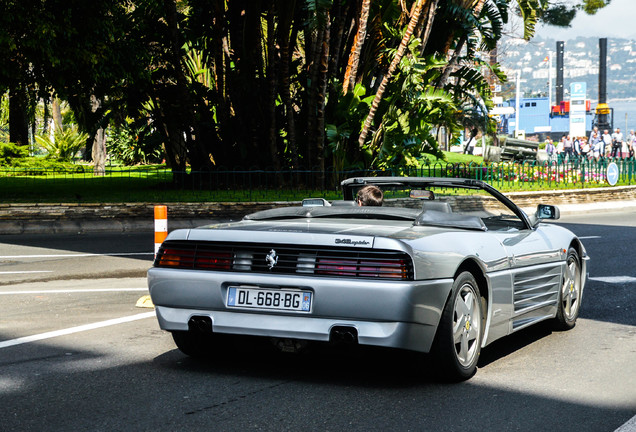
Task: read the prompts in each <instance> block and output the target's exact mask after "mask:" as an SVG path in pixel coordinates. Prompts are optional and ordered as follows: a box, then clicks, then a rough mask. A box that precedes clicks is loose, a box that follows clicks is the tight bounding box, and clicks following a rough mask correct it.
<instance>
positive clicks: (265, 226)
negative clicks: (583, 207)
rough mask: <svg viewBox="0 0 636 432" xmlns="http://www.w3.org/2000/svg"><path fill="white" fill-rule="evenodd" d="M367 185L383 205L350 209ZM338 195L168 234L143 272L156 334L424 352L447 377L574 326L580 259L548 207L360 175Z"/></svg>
mask: <svg viewBox="0 0 636 432" xmlns="http://www.w3.org/2000/svg"><path fill="white" fill-rule="evenodd" d="M366 185H376V186H378V187H379V188H380V189H381V190H382V191H383V192H384V203H383V205H382V206H374V207H367V206H360V205H358V204H357V200H356V193H357V191H358V190H359V189H360V188H362V187H364V186H366ZM342 187H343V197H344V199H343V200H341V201H333V202H328V201H326V200H324V199H322V198H313V199H306V200H304V201H303V205H302V206H296V207H285V208H276V209H272V210H265V211H260V212H257V213H254V214H250V215H247V216H245V218H244V219H243V220H242V221H239V222H233V223H227V224H218V225H210V226H204V227H200V228H196V229H186V230H177V231H173V232H171V233H170V234H169V236H168V238H167V239H166V240H165V241H164V242H163V244H162V246H161V248H160V250H159V252H158V253H157V256H156V259H155V262H154V266H153V268H151V269H150V270H149V271H148V286H149V289H150V295H151V297H152V301H153V303H154V304H155V306H156V313H157V318H158V320H159V325H160V327H161V328H162V329H164V330H167V331H169V332H171V333H172V336H173V338H174V341H175V343H176V345H177V346H178V348H179V349H180V350H181V351H183V352H184V353H186V354H188V355H193V356H196V355H202V354H204V353H209V352H210V349H213V346H214V345H213V344H214V343H215V342H214V341H215V338H214V337H213V336H215V335H218V334H233V335H251V336H261V337H267V338H270V339H271V340H272V341H273V342H274V343H275V345H277V346H279V347H280V348H281V349H284V350H294V349H297V348H299V347H302V346H303V345H305V344H306V343H307V341H322V342H335V343H345V342H349V343H354V344H361V345H375V346H383V347H392V348H400V349H406V350H412V351H417V352H422V353H431V354H432V356H433V358H434V359H435V360H436V362H435V364H436V367H439V368H440V372H442V373H444V374H445V376H446V377H447V378H448V379H451V380H463V379H467V378H469V377H471V376H472V375H473V374H474V373H475V370H476V367H477V361H478V358H479V353H480V350H481V348H482V347H484V346H486V345H488V344H490V343H491V342H493V341H495V340H497V339H499V338H501V337H503V336H506V335H508V334H511V333H513V332H515V331H518V330H520V329H523V328H525V327H527V326H530V325H532V324H535V323H537V322H540V321H544V320H552V321H553V323H554V325H555V327H556V328H558V329H569V328H572V327H574V325H575V323H576V319H577V317H578V314H579V309H580V306H581V299H582V295H583V288H584V285H585V275H586V267H587V260H588V257H587V254H586V252H585V249H584V247H583V245H582V244H581V242H580V241H579V239H578V238H577V237H576V236H575V235H574V234H573V233H572V232H570V231H568V230H567V229H565V228H562V227H560V226H557V225H555V224H552V223H544V222H543V221H542V220H545V219H552V220H554V219H558V218H559V210H558V208H557V207H555V206H553V205H539V206H538V208H537V211H536V213H535V214H532V215H527V214H526V213H525V212H524V211H523V210H522V209H521V208H519V207H517V206H516V205H515V204H514V203H513V202H512V201H510V200H509V199H508V198H507V197H505V196H504V195H503V194H501V193H500V192H498V191H497V190H495V189H494V188H493V187H491V186H490V185H489V184H487V183H485V182H482V181H477V180H471V179H450V178H430V177H373V178H369V177H364V178H351V179H347V180H345V181H343V182H342Z"/></svg>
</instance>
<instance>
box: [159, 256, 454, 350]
mask: <svg viewBox="0 0 636 432" xmlns="http://www.w3.org/2000/svg"><path fill="white" fill-rule="evenodd" d="M452 282H453V281H452V279H441V280H431V281H407V282H405V281H375V280H362V279H355V280H354V279H348V278H326V277H324V278H323V277H302V276H285V277H281V276H275V275H267V274H250V273H231V272H211V271H195V270H174V269H162V268H152V269H150V270H149V272H148V287H149V290H150V295H151V297H152V300H153V303H154V304H155V306H156V311H157V318H158V320H159V325H160V327H161V328H162V329H164V330H168V331H183V330H188V322H189V320H190V319H191V318H192V317H209V318H210V320H211V321H212V327H213V331H214V332H217V333H227V334H240V335H252V336H267V337H278V338H292V339H304V340H314V341H329V339H330V334H331V331H332V329H333V328H334V327H353V328H355V329H356V332H357V334H358V343H360V344H364V345H374V346H382V347H392V348H402V349H408V350H413V351H420V352H428V351H429V350H430V347H431V344H432V342H433V339H434V337H435V332H436V330H437V325H438V323H439V320H440V316H441V313H442V310H443V308H444V305H445V303H446V299H447V298H448V295H449V293H450V290H451V289H452ZM232 285H249V286H254V287H263V288H268V289H276V288H298V289H302V290H309V291H311V292H312V293H313V304H312V308H311V312H310V313H290V312H276V311H263V310H245V309H235V308H231V307H227V305H226V299H227V291H228V287H229V286H232Z"/></svg>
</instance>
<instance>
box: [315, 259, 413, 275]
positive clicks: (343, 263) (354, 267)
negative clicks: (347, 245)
mask: <svg viewBox="0 0 636 432" xmlns="http://www.w3.org/2000/svg"><path fill="white" fill-rule="evenodd" d="M315 272H316V274H322V275H331V276H354V277H364V278H380V279H402V280H404V279H407V278H408V273H407V266H406V262H405V260H403V259H395V260H381V261H369V260H333V259H324V258H318V259H317V260H316V270H315Z"/></svg>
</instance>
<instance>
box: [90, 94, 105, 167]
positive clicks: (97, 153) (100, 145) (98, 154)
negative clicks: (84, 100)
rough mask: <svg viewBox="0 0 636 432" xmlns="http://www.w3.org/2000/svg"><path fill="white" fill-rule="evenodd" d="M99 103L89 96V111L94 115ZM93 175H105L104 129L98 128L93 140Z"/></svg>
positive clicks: (99, 106) (99, 105)
mask: <svg viewBox="0 0 636 432" xmlns="http://www.w3.org/2000/svg"><path fill="white" fill-rule="evenodd" d="M101 105H102V103H101V101H100V100H99V99H97V98H96V97H95V96H91V111H92V112H93V113H95V112H96V111H97V110H98V109H99V108H101ZM91 154H92V155H93V175H95V176H103V175H104V174H105V173H106V137H105V136H104V128H103V127H100V128H99V129H97V131H96V132H95V138H94V139H93V149H92V152H91Z"/></svg>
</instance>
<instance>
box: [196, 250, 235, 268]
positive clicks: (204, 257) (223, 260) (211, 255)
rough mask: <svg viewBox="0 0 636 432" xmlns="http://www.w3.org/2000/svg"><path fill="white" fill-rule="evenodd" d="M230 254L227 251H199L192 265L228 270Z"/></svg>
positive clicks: (230, 260) (230, 263)
mask: <svg viewBox="0 0 636 432" xmlns="http://www.w3.org/2000/svg"><path fill="white" fill-rule="evenodd" d="M231 265H232V254H231V253H229V252H199V253H197V256H196V259H195V263H194V267H195V268H201V269H206V270H230V267H231Z"/></svg>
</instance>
